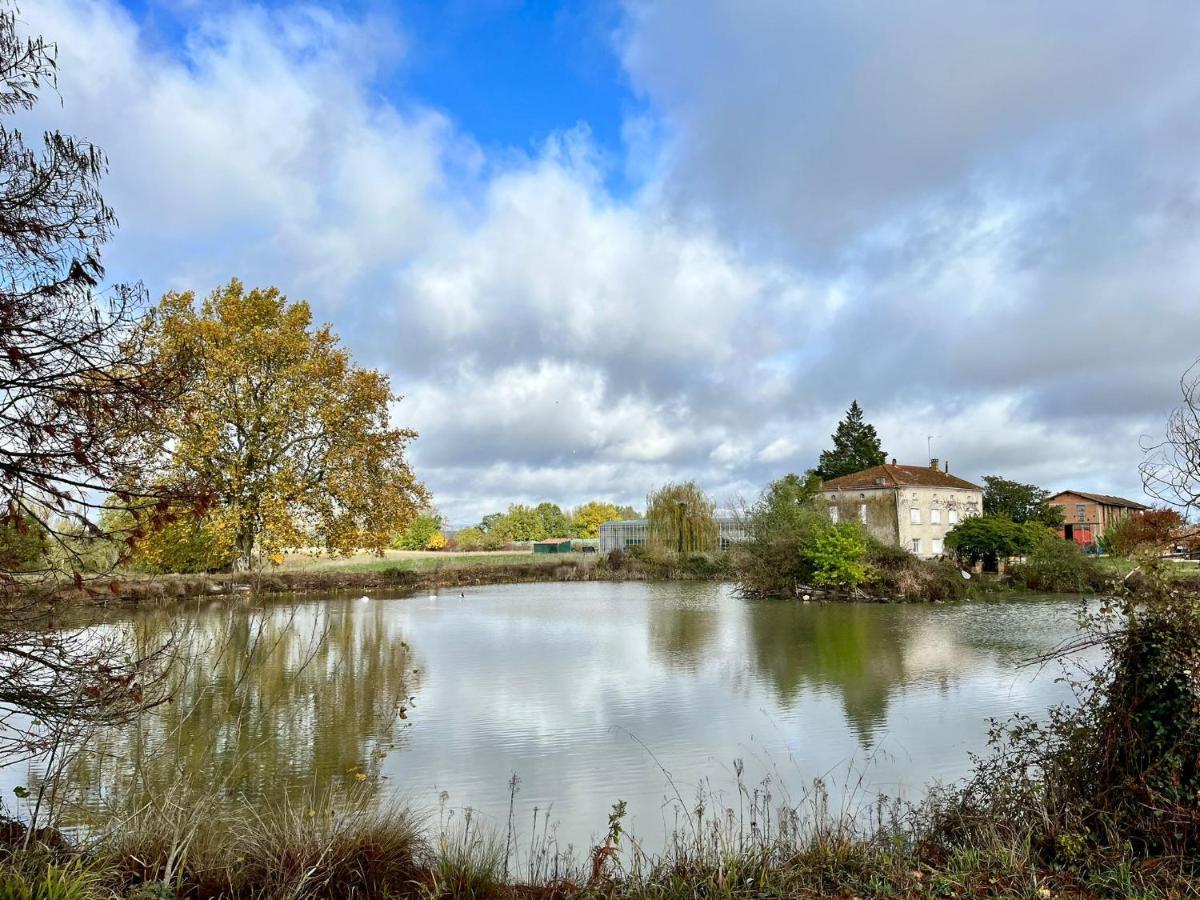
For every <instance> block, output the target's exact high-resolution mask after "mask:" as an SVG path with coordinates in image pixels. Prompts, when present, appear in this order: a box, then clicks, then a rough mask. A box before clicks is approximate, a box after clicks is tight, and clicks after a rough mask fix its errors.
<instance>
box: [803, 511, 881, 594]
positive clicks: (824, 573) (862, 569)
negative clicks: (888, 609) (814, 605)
mask: <svg viewBox="0 0 1200 900" xmlns="http://www.w3.org/2000/svg"><path fill="white" fill-rule="evenodd" d="M804 556H805V558H806V559H807V560H808V561H809V563H810V564H811V565H812V580H813V583H814V584H817V585H820V586H822V587H832V588H842V589H845V590H850V589H853V588H856V587H858V586H859V585H861V584H862V583H863V582H864V581H866V580H867V574H868V572H869V571H870V569H869V567H868V565H867V540H866V537H865V536H864V535H863V532H862V529H861V528H860V527H859V526H858V525H856V524H853V523H850V522H843V523H841V524H839V525H829V526H827V527H825V528H821V529H818V530H817V531H816V532H815V533H814V534H813V536H812V540H811V541H810V543H809V544H808V546H807V547H805V549H804Z"/></svg>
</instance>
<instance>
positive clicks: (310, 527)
mask: <svg viewBox="0 0 1200 900" xmlns="http://www.w3.org/2000/svg"><path fill="white" fill-rule="evenodd" d="M147 334H148V339H149V342H150V346H151V347H152V349H153V351H154V353H155V356H156V359H157V360H158V363H159V365H161V366H164V367H167V368H170V369H172V370H174V371H177V372H180V373H181V375H182V377H183V378H184V380H185V384H186V392H185V393H184V394H183V396H182V398H181V400H180V402H179V403H178V404H176V405H175V406H174V407H173V408H172V409H171V410H170V411H169V412H168V413H167V414H165V415H164V416H163V417H162V422H161V430H162V432H163V433H164V435H165V437H166V439H167V441H168V442H169V444H170V446H171V448H172V451H171V453H170V454H169V455H167V456H166V457H164V458H163V460H162V466H161V467H160V468H159V469H158V470H157V471H155V472H153V473H152V477H154V478H155V479H157V480H158V481H160V482H163V483H167V484H173V483H177V482H179V481H188V482H198V483H199V484H202V485H204V487H205V490H206V491H207V492H208V493H209V494H210V495H211V496H212V498H213V512H212V515H213V516H214V520H215V521H216V522H217V523H218V525H219V526H220V527H222V528H225V529H228V530H229V532H230V533H231V535H232V538H233V544H234V546H235V547H236V549H237V554H238V558H239V560H240V563H241V564H242V565H243V566H249V565H251V564H253V563H254V562H255V561H256V560H258V559H261V558H262V557H263V556H264V555H265V554H269V553H273V552H277V551H279V550H281V549H283V548H286V547H301V546H314V545H315V546H319V547H321V548H323V549H326V550H329V551H331V552H337V553H345V552H351V551H354V550H358V549H368V550H374V551H377V552H382V550H383V549H384V548H386V547H387V546H389V545H390V544H391V542H392V539H393V537H394V535H396V534H397V533H399V532H401V531H403V530H404V529H405V528H406V527H407V526H408V525H409V523H410V522H411V521H412V520H413V519H414V518H415V517H416V515H417V514H418V512H419V511H420V510H421V509H422V508H423V507H424V506H425V504H426V503H427V500H428V495H427V494H426V492H425V489H424V487H423V486H422V485H421V484H420V483H419V482H418V481H417V479H416V477H415V476H414V475H413V473H412V470H411V469H410V468H409V465H408V462H407V461H406V459H405V451H406V449H407V446H408V444H409V442H410V441H411V440H413V439H414V438H415V437H416V434H415V432H413V431H411V430H408V429H404V428H395V427H393V426H392V425H391V422H390V420H389V412H388V407H389V404H391V403H393V402H395V401H397V400H399V398H398V397H397V396H395V395H394V394H393V393H392V391H391V388H390V385H389V383H388V379H387V376H385V375H383V374H382V373H380V372H378V371H375V370H372V369H363V368H360V367H358V366H357V365H355V364H354V363H353V361H352V360H351V358H350V354H349V353H348V352H347V351H346V350H345V349H344V348H343V347H342V346H341V344H340V342H339V341H338V338H337V336H336V335H335V334H334V333H333V331H332V330H331V329H330V328H329V326H328V325H322V326H319V327H314V326H313V323H312V313H311V312H310V310H309V307H308V304H307V303H304V302H290V301H288V299H287V298H286V297H285V296H284V295H283V294H281V293H280V292H279V291H278V290H277V289H276V288H273V287H269V288H254V289H251V290H246V289H245V287H243V285H242V283H241V282H240V281H238V280H236V279H234V280H232V281H230V282H229V283H228V284H227V285H225V286H223V287H221V288H218V289H217V290H215V291H213V292H212V293H211V294H210V295H209V296H208V297H206V298H205V299H204V300H203V301H201V302H199V303H197V300H196V296H195V294H194V293H193V292H191V291H187V292H184V293H169V294H167V295H165V296H164V297H163V299H162V302H161V303H160V304H159V307H158V310H157V315H156V316H155V317H154V318H153V319H152V320H151V322H150V323H149V325H148V327H147Z"/></svg>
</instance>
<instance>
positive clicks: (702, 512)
mask: <svg viewBox="0 0 1200 900" xmlns="http://www.w3.org/2000/svg"><path fill="white" fill-rule="evenodd" d="M715 511H716V506H715V504H714V503H713V502H712V500H710V499H709V498H708V496H707V495H706V494H705V493H704V492H703V491H702V490H700V488H699V487H698V486H697V485H696V482H694V481H685V482H682V483H680V484H665V485H663V486H662V487H661V488H659V489H658V490H656V491H652V492H651V493H650V495H649V496H648V497H646V519H647V521H648V524H649V532H650V546H651V547H653V548H654V549H655V550H658V551H660V552H668V553H680V554H683V553H712V552H714V551H716V549H717V534H718V533H717V520H716V518H715V517H714V513H715Z"/></svg>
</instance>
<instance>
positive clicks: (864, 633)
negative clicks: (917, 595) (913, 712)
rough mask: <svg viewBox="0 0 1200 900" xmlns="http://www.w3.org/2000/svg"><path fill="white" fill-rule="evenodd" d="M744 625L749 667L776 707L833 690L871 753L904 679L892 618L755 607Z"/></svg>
mask: <svg viewBox="0 0 1200 900" xmlns="http://www.w3.org/2000/svg"><path fill="white" fill-rule="evenodd" d="M749 621H750V636H751V639H752V641H753V647H754V659H755V662H756V663H757V665H758V669H759V671H760V672H762V673H763V674H764V675H765V676H767V677H768V678H769V679H770V681H771V683H772V684H773V685H774V686H775V689H776V690H777V691H778V692H779V696H780V698H781V700H782V701H783V702H784V703H785V704H787V703H789V702H791V701H793V700H794V699H795V698H796V696H797V695H798V694H799V692H800V691H801V689H802V688H804V687H806V686H807V687H818V688H832V690H834V691H835V692H836V693H837V695H838V697H839V699H840V700H841V704H842V708H843V709H844V710H845V713H846V719H847V721H848V722H849V724H850V725H851V727H852V728H853V729H854V731H855V733H856V734H857V735H858V737H859V739H860V741H862V743H863V744H864V746H869V745H870V743H871V737H872V735H873V734H874V732H875V730H876V729H877V728H878V727H879V725H880V724H881V723H882V722H883V721H884V720H885V719H886V717H887V708H888V698H889V697H890V695H891V693H892V692H893V691H894V690H895V688H896V687H897V686H898V685H899V684H900V683H901V682H902V681H903V680H904V676H905V665H904V647H903V643H902V641H903V639H904V634H903V633H901V632H899V631H898V630H897V629H896V627H895V625H896V623H895V621H894V620H893V617H890V616H886V615H880V613H879V610H878V609H872V608H871V607H870V606H866V605H854V606H846V605H839V606H819V605H807V606H806V605H799V606H798V605H797V604H795V603H757V604H755V605H754V607H753V608H752V609H751V610H750V612H749Z"/></svg>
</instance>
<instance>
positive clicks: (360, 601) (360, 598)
mask: <svg viewBox="0 0 1200 900" xmlns="http://www.w3.org/2000/svg"><path fill="white" fill-rule="evenodd" d="M370 599H371V598H370V597H368V596H367V595H366V594H363V595H362V596H361V597H359V598H358V602H359V603H366V602H367V601H368V600H370Z"/></svg>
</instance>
